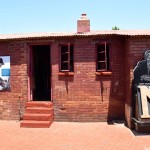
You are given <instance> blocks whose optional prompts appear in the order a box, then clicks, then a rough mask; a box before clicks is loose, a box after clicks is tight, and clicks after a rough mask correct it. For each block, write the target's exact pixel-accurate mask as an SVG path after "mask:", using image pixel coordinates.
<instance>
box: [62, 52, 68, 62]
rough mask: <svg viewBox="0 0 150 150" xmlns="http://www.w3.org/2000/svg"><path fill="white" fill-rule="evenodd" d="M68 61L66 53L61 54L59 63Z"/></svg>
mask: <svg viewBox="0 0 150 150" xmlns="http://www.w3.org/2000/svg"><path fill="white" fill-rule="evenodd" d="M64 61H68V53H66V54H61V62H64Z"/></svg>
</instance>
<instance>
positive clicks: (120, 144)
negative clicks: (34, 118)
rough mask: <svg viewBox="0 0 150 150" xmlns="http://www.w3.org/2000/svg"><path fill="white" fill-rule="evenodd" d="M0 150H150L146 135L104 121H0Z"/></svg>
mask: <svg viewBox="0 0 150 150" xmlns="http://www.w3.org/2000/svg"><path fill="white" fill-rule="evenodd" d="M0 150H150V135H149V134H142V133H141V134H139V133H137V132H135V131H131V130H130V129H128V128H127V127H125V126H124V124H113V125H108V124H107V123H106V122H98V123H77V122H53V124H52V125H51V127H50V128H20V123H19V122H16V121H0Z"/></svg>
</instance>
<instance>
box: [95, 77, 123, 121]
mask: <svg viewBox="0 0 150 150" xmlns="http://www.w3.org/2000/svg"><path fill="white" fill-rule="evenodd" d="M113 79H114V77H113V75H112V76H96V81H99V83H100V97H101V104H102V105H101V107H102V108H101V109H102V110H103V112H104V113H105V114H104V115H105V116H106V117H107V121H108V122H111V121H112V120H124V118H125V117H124V111H125V110H124V94H123V87H121V86H120V83H119V81H115V80H113Z"/></svg>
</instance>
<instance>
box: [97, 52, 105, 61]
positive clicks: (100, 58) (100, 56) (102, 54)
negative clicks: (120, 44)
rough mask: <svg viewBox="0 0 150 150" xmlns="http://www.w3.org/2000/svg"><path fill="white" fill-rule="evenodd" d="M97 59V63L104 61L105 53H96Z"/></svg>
mask: <svg viewBox="0 0 150 150" xmlns="http://www.w3.org/2000/svg"><path fill="white" fill-rule="evenodd" d="M97 59H98V60H99V61H105V52H103V53H97Z"/></svg>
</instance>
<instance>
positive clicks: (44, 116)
mask: <svg viewBox="0 0 150 150" xmlns="http://www.w3.org/2000/svg"><path fill="white" fill-rule="evenodd" d="M52 118H53V117H52V114H31V113H25V114H24V116H23V120H36V121H50V120H51V119H52Z"/></svg>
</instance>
